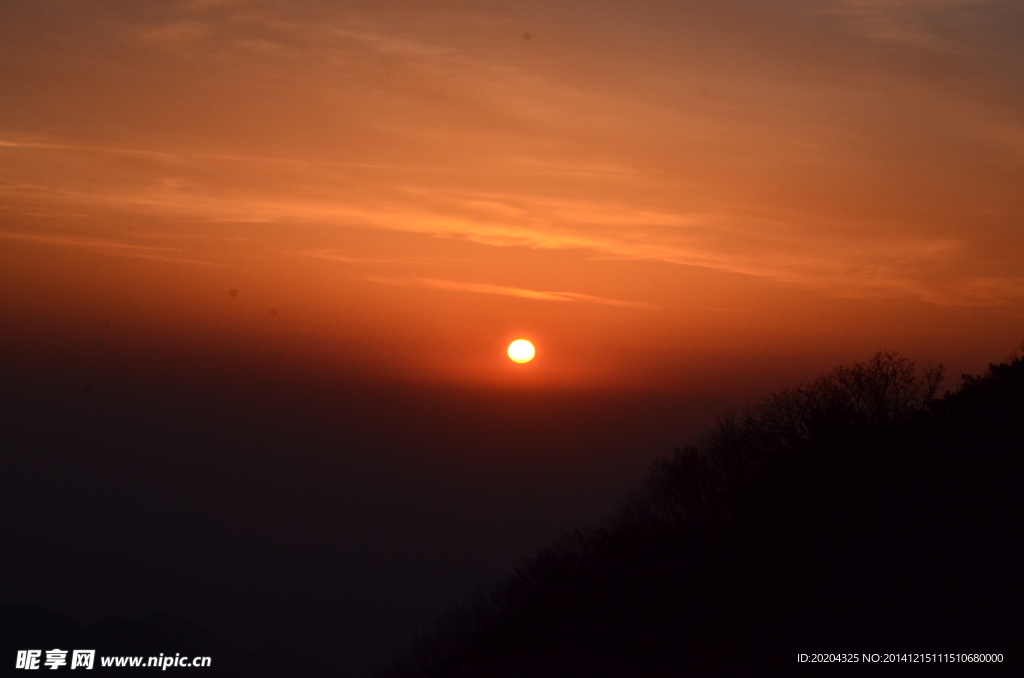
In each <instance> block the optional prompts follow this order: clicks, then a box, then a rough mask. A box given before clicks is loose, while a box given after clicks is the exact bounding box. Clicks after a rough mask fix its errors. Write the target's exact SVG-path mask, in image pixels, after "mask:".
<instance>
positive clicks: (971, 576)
mask: <svg viewBox="0 0 1024 678" xmlns="http://www.w3.org/2000/svg"><path fill="white" fill-rule="evenodd" d="M942 376H943V374H942V368H941V367H940V368H923V369H919V368H918V367H917V366H916V365H915V364H914V363H913V362H912V361H910V360H908V359H906V358H903V357H901V356H899V355H898V354H895V353H879V354H877V355H875V356H874V358H873V359H872V360H870V361H868V362H867V363H859V364H856V365H854V366H853V367H840V368H838V369H836V370H834V371H833V372H832V373H831V374H829V375H827V376H824V377H821V378H820V379H818V380H816V381H814V382H812V383H810V384H805V385H803V386H801V387H798V388H793V389H787V390H784V391H781V392H778V393H775V394H773V395H772V396H770V397H769V398H767V399H766V400H765V401H764V402H762V403H761V404H759V405H757V406H754V407H751V408H749V409H747V410H746V411H744V412H740V413H734V414H730V415H727V416H724V417H722V418H721V419H720V421H719V422H718V423H717V425H716V426H714V427H712V428H710V429H709V430H708V431H706V432H705V433H704V434H703V435H702V436H700V437H699V438H697V439H696V440H694V441H692V442H691V443H690V444H688V445H686V446H684V447H682V448H681V449H678V450H676V451H675V453H674V454H673V455H672V456H671V457H670V458H667V459H664V460H661V461H659V462H657V463H655V464H654V465H653V467H652V468H651V469H650V471H649V473H648V475H647V476H646V478H645V480H644V481H643V483H642V484H641V485H640V486H639V487H638V488H636V489H635V490H634V491H632V492H631V493H630V494H629V495H628V496H627V497H626V498H625V500H624V501H623V503H622V505H621V507H620V508H619V510H618V512H617V513H616V514H615V515H614V516H613V518H611V519H610V520H609V521H608V522H607V523H606V524H605V525H604V526H602V527H600V528H599V529H595V530H590V531H579V532H576V533H572V534H569V535H566V536H564V537H563V538H562V539H561V540H560V541H558V542H557V543H555V544H553V545H552V546H550V547H548V548H547V549H545V550H543V551H542V552H541V553H539V554H538V555H536V556H535V557H533V558H532V559H530V560H528V561H527V562H526V563H525V564H524V565H523V566H522V567H520V568H519V569H518V570H516V571H515V572H514V573H513V574H511V575H510V576H509V577H507V578H505V579H504V580H502V581H500V582H499V583H498V584H497V585H495V586H494V587H493V588H492V589H491V590H489V591H487V592H485V593H481V594H479V595H478V596H477V598H476V599H475V600H474V601H471V602H470V603H467V604H466V605H463V606H461V607H459V608H456V609H455V610H453V611H451V612H450V613H449V614H447V615H446V616H445V617H444V618H443V619H441V620H440V621H439V622H438V623H437V625H436V626H435V627H434V628H433V629H432V630H431V631H430V632H428V633H426V634H424V635H423V636H422V637H421V638H420V639H419V641H418V643H417V644H416V645H415V647H414V649H413V650H412V651H411V652H410V653H409V654H408V655H407V656H405V657H404V658H403V659H402V660H401V661H399V662H397V663H396V664H395V665H394V666H393V667H392V668H391V669H390V670H389V671H387V672H386V673H385V674H383V675H386V676H388V677H389V678H410V677H413V676H415V677H421V678H427V677H429V678H440V677H446V676H492V677H507V678H512V677H523V678H526V677H545V676H591V677H601V676H607V677H613V676H614V677H624V678H625V677H635V678H641V677H647V676H650V677H652V678H653V677H655V676H657V677H661V676H759V675H803V674H804V673H806V674H807V675H823V673H822V672H823V671H825V670H828V669H834V670H848V671H854V672H857V671H860V672H862V673H868V674H870V675H879V672H882V671H884V670H885V669H887V668H888V669H890V670H891V671H889V672H887V673H885V675H894V674H895V675H908V674H910V675H973V676H1009V675H1020V671H1021V664H1020V660H1021V649H1022V646H1021V640H1022V638H1024V491H1022V489H1024V444H1022V435H1021V431H1022V425H1024V360H1022V359H1015V360H1011V361H1008V362H1006V363H1003V364H1000V365H991V366H990V371H989V372H988V373H987V374H986V375H984V376H980V377H967V376H965V377H963V378H962V379H961V382H960V384H959V387H958V388H957V389H956V390H955V392H951V393H947V394H946V395H945V396H943V397H938V393H939V385H940V381H941V379H942ZM816 653H838V654H847V655H853V656H854V657H856V659H857V663H856V664H853V663H846V664H843V665H841V666H840V665H837V664H830V666H828V667H824V666H822V665H820V664H813V665H812V664H811V663H809V661H808V662H807V663H802V662H800V661H798V658H799V655H801V654H806V655H808V657H811V656H813V655H815V654H816ZM993 653H995V654H998V655H1000V657H1001V659H1002V661H999V662H983V661H979V658H981V657H980V655H984V654H989V655H991V654H993ZM876 654H877V655H878V661H879V663H880V665H878V666H875V665H873V664H872V662H871V659H872V656H873V655H876ZM915 655H916V657H915ZM990 658H992V657H990ZM886 659H888V660H890V662H892V661H895V662H896V663H889V664H884V665H881V664H882V662H884V661H885V660H886ZM865 660H867V661H865ZM912 662H914V663H912ZM953 662H955V663H953ZM866 664H867V665H866ZM864 669H868V671H864ZM828 675H831V672H830V673H829V674H828Z"/></svg>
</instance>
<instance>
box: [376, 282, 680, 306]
mask: <svg viewBox="0 0 1024 678" xmlns="http://www.w3.org/2000/svg"><path fill="white" fill-rule="evenodd" d="M364 279H365V280H368V281H370V282H374V283H378V284H381V285H392V286H398V287H410V286H415V287H426V288H430V289H435V290H444V291H448V292H470V293H473V294H496V295H499V296H505V297H518V298H520V299H531V300H533V301H556V302H581V303H587V304H600V305H603V306H617V307H619V308H642V309H646V310H656V309H658V308H661V307H660V306H658V305H657V304H649V303H646V302H642V301H623V300H621V299H608V298H607V297H598V296H594V295H591V294H580V293H578V292H545V291H540V290H531V289H526V288H523V287H508V286H505V285H489V284H486V283H469V282H459V281H456V280H437V279H434V278H387V277H383V276H365V277H364Z"/></svg>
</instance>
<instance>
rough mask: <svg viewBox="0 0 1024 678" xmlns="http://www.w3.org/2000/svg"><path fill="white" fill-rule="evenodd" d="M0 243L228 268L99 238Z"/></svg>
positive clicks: (22, 238) (26, 236) (0, 236)
mask: <svg viewBox="0 0 1024 678" xmlns="http://www.w3.org/2000/svg"><path fill="white" fill-rule="evenodd" d="M0 240H10V241H15V242H24V243H31V244H34V245H46V246H51V247H72V248H76V249H85V250H90V251H92V252H97V253H100V254H107V255H111V256H116V257H128V258H132V259H152V260H154V261H163V262H167V263H172V264H188V265H192V266H224V267H227V266H229V265H228V264H223V263H218V262H213V261H204V260H201V259H189V258H186V257H181V256H175V255H174V253H176V252H181V250H180V249H178V248H173V247H153V246H149V245H135V244H132V243H127V242H122V241H118V240H106V239H102V238H87V237H81V236H71V235H39V234H34V233H14V232H9V231H0Z"/></svg>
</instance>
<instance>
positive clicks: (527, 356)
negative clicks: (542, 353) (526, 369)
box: [508, 339, 537, 363]
mask: <svg viewBox="0 0 1024 678" xmlns="http://www.w3.org/2000/svg"><path fill="white" fill-rule="evenodd" d="M535 355H537V349H535V348H534V347H533V344H531V343H530V342H528V341H527V340H526V339H516V340H515V341H513V342H512V343H511V344H509V345H508V357H509V358H511V359H512V361H513V362H517V363H528V362H530V361H531V360H533V356H535Z"/></svg>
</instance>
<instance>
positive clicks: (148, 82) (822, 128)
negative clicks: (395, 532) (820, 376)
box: [0, 0, 1024, 390]
mask: <svg viewBox="0 0 1024 678" xmlns="http://www.w3.org/2000/svg"><path fill="white" fill-rule="evenodd" d="M1022 28H1024V7H1022V5H1021V4H1020V3H1017V2H1009V1H1007V2H984V1H979V0H888V1H882V0H845V1H842V0H836V1H831V2H830V1H826V0H814V1H812V0H807V1H803V2H801V1H796V0H794V1H790V2H779V3H764V2H759V1H753V0H748V1H740V0H736V1H715V2H695V3H673V2H638V3H604V2H588V3H570V2H554V3H553V2H543V3H540V2H537V3H532V2H515V3H510V2H497V1H495V2H479V1H475V2H465V3H459V2H344V3H341V2H338V3H313V2H310V3H289V2H283V1H282V2H255V1H252V2H250V1H246V0H238V1H231V0H221V1H218V0H206V1H203V0H196V1H193V2H173V3H172V2H169V3H157V4H149V3H146V4H140V3H134V2H53V3H47V4H46V5H45V6H43V5H39V4H36V3H4V4H3V6H2V7H0V45H2V47H0V286H2V288H3V290H4V293H3V294H2V295H0V312H2V314H3V323H4V326H5V327H6V330H5V332H4V334H5V338H4V343H5V344H6V346H7V347H8V349H9V348H10V347H12V346H22V345H26V344H31V343H32V342H41V341H46V340H47V337H50V338H51V339H52V337H58V336H59V337H70V338H69V339H68V340H69V341H72V340H74V339H73V338H74V337H78V336H80V337H81V338H82V341H92V339H93V338H95V337H107V336H108V335H107V334H104V332H107V333H109V334H110V336H109V337H108V338H107V339H106V341H107V344H108V346H113V347H115V348H116V347H118V346H121V347H122V348H123V347H127V346H135V347H140V346H141V347H150V348H152V347H157V346H169V347H171V348H170V349H168V350H178V349H180V348H181V347H186V348H187V347H200V348H210V347H223V346H235V347H239V350H240V351H241V352H242V353H245V354H246V355H249V356H250V357H253V359H256V357H258V356H261V355H262V356H267V355H269V356H274V357H275V359H279V360H285V361H288V362H290V363H292V364H295V365H304V366H305V368H306V369H310V370H317V371H325V370H326V371H327V372H330V370H332V369H337V370H348V371H355V372H358V373H360V374H363V375H364V376H367V377H368V378H371V379H387V380H391V379H396V380H406V381H408V380H412V381H427V382H438V381H440V382H455V383H460V384H461V383H469V384H474V385H478V386H479V385H484V386H487V387H491V386H495V385H497V386H500V387H505V386H510V385H511V386H515V385H523V384H525V385H534V386H537V385H543V386H554V387H568V388H587V389H591V388H596V389H604V388H628V389H641V390H660V389H679V388H691V389H696V388H699V385H700V384H710V383H712V382H713V381H715V380H716V379H718V381H719V382H720V378H716V377H714V375H721V374H722V373H723V371H725V373H726V374H727V375H735V374H741V373H744V371H747V372H749V371H750V370H757V371H760V372H762V373H765V374H769V373H771V374H774V373H775V372H783V373H786V374H787V375H798V376H800V377H813V376H815V375H816V374H817V373H819V372H820V371H821V370H822V369H827V368H828V367H831V366H832V365H834V364H836V363H839V362H849V361H851V360H856V359H863V358H865V357H867V356H868V355H870V354H871V353H872V352H874V351H875V350H878V349H896V350H901V351H903V352H905V353H907V354H909V355H911V356H912V357H917V358H921V359H931V360H935V361H945V362H946V363H947V364H952V365H953V367H954V368H956V367H962V368H963V369H965V370H966V369H971V370H974V371H977V370H979V369H983V367H984V365H985V364H986V363H987V362H989V361H994V360H998V359H1000V358H1002V357H1003V356H1004V355H1005V354H1007V353H1009V352H1010V351H1011V350H1012V349H1013V348H1014V347H1015V346H1017V345H1018V344H1019V342H1020V340H1021V339H1022V338H1024V316H1022V311H1024V265H1022V264H1024V238H1022V237H1021V231H1022V225H1024V222H1022V216H1024V190H1022V186H1024V88H1022V84H1021V83H1024V51H1022V50H1021V48H1020V41H1019V36H1020V33H1021V30H1022ZM230 290H236V291H237V294H236V295H232V294H230ZM517 337H526V338H530V339H532V340H533V341H534V342H535V343H536V344H537V346H538V357H537V359H536V361H535V362H534V363H531V364H530V365H527V366H516V365H513V364H512V363H510V362H509V361H508V359H507V358H506V357H505V356H504V347H505V346H506V345H507V344H508V342H509V341H511V340H512V339H514V338H517ZM119 342H120V343H119ZM153 350H156V349H153ZM766 378H767V377H766ZM787 382H788V379H787V381H784V382H783V383H781V384H780V383H773V384H772V385H773V386H781V385H784V384H785V383H787Z"/></svg>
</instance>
